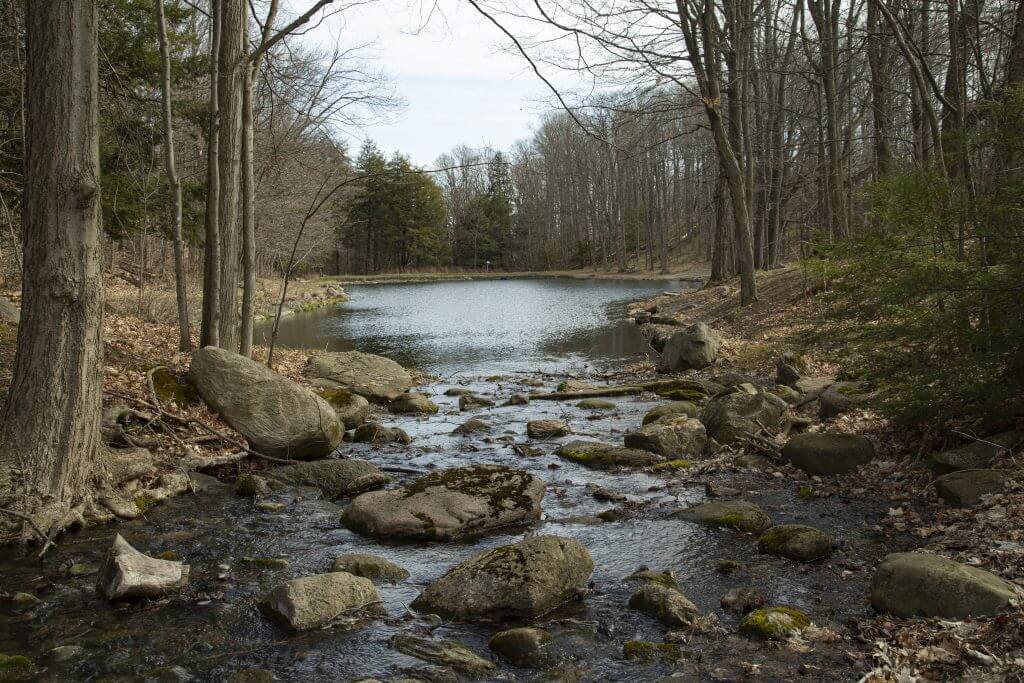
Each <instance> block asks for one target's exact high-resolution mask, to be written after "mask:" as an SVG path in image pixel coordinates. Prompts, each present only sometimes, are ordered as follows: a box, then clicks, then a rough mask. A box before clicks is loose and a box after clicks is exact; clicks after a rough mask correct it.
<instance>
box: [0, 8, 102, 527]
mask: <svg viewBox="0 0 1024 683" xmlns="http://www.w3.org/2000/svg"><path fill="white" fill-rule="evenodd" d="M25 17H26V35H27V40H26V43H27V60H26V63H27V66H26V126H27V130H26V149H25V194H24V203H23V207H22V220H23V235H24V280H23V283H22V296H23V298H22V311H21V324H20V326H19V328H18V346H17V353H16V355H15V359H14V368H13V380H12V382H11V388H10V391H9V392H8V394H7V395H8V397H9V400H8V401H7V404H6V405H5V407H4V413H3V423H2V426H0V502H2V503H3V506H4V507H8V508H15V509H20V510H21V511H22V512H25V513H27V514H29V515H30V516H31V517H32V518H34V519H35V520H36V521H37V523H38V525H39V526H40V527H41V528H43V529H58V528H61V527H63V526H66V524H67V523H68V522H69V517H70V516H73V515H74V514H75V510H76V508H78V507H79V506H80V505H82V504H83V503H84V502H85V500H86V499H87V497H88V488H89V486H88V484H89V481H90V476H91V469H92V464H93V460H94V457H95V454H96V451H97V449H98V448H99V447H100V445H101V442H100V430H99V421H100V411H101V407H102V398H103V374H102V373H103V279H102V272H101V267H100V266H101V259H100V230H99V145H98V140H99V136H98V132H97V109H98V95H97V68H96V53H97V47H96V24H97V14H96V2H95V0H60V1H58V0H33V2H29V3H27V4H26V10H25ZM0 535H2V537H5V538H6V539H7V540H10V539H11V538H12V537H13V536H14V534H8V533H6V532H0ZM17 535H21V534H20V532H17Z"/></svg>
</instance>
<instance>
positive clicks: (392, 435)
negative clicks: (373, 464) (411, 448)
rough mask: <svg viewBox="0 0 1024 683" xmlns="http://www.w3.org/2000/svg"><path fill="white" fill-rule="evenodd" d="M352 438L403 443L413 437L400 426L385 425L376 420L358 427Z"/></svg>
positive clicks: (366, 441) (359, 441)
mask: <svg viewBox="0 0 1024 683" xmlns="http://www.w3.org/2000/svg"><path fill="white" fill-rule="evenodd" d="M352 440H353V441H355V442H356V443H376V444H384V443H402V444H407V443H410V442H411V441H412V438H411V437H410V436H409V435H408V434H407V433H406V432H405V430H404V429H401V428H399V427H385V426H384V425H381V424H377V423H376V422H367V423H366V424H362V425H359V426H358V427H356V430H355V432H353V433H352Z"/></svg>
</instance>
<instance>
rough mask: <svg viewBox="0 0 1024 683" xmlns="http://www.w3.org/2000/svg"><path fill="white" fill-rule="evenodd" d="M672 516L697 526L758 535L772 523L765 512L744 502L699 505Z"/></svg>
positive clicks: (719, 502) (731, 501) (717, 502)
mask: <svg viewBox="0 0 1024 683" xmlns="http://www.w3.org/2000/svg"><path fill="white" fill-rule="evenodd" d="M672 516H673V517H678V518H680V519H685V520H688V521H691V522H697V523H699V524H707V525H710V526H724V527H728V528H730V529H735V530H736V531H743V532H746V533H750V534H759V533H761V532H762V531H764V530H765V529H767V528H768V527H769V526H771V523H772V520H771V517H769V516H768V513H767V512H765V511H764V510H762V509H761V508H759V507H758V506H756V505H754V504H753V503H749V502H747V501H745V500H723V501H711V502H708V503H701V504H700V505H694V506H693V507H689V508H686V509H684V510H680V511H679V512H676V513H674V514H673V515H672Z"/></svg>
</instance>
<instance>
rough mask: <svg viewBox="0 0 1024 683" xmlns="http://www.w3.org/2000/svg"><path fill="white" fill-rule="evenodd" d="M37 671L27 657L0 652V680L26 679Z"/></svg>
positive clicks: (33, 675)
mask: <svg viewBox="0 0 1024 683" xmlns="http://www.w3.org/2000/svg"><path fill="white" fill-rule="evenodd" d="M37 673H39V670H38V669H37V668H36V665H35V664H33V663H32V660H31V659H29V658H28V657H25V656H23V655H5V654H0V681H27V680H29V679H31V678H33V677H35V675H36V674H37Z"/></svg>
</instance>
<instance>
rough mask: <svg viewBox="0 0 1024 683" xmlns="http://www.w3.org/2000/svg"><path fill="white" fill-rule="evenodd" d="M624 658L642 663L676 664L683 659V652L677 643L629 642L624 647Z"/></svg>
mask: <svg viewBox="0 0 1024 683" xmlns="http://www.w3.org/2000/svg"><path fill="white" fill-rule="evenodd" d="M622 656H623V657H624V658H626V659H636V660H640V661H645V662H649V661H654V660H659V659H660V660H661V661H663V662H669V663H675V662H678V661H679V660H681V659H682V658H683V650H682V648H680V647H679V646H678V645H676V644H675V643H652V642H651V641H649V640H627V641H626V642H625V643H624V644H623V645H622Z"/></svg>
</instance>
